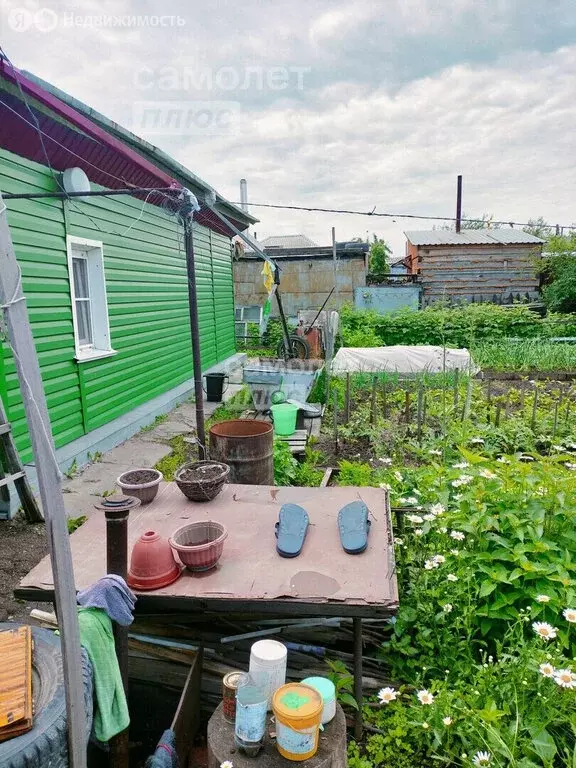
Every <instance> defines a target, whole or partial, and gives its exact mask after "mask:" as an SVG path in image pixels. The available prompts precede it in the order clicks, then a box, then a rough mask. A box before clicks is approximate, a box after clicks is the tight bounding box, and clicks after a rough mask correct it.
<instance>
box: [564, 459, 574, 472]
mask: <svg viewBox="0 0 576 768" xmlns="http://www.w3.org/2000/svg"><path fill="white" fill-rule="evenodd" d="M564 466H565V467H566V469H571V470H572V471H574V470H575V469H576V464H573V463H572V462H570V461H567V462H566V464H564Z"/></svg>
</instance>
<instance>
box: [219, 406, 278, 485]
mask: <svg viewBox="0 0 576 768" xmlns="http://www.w3.org/2000/svg"><path fill="white" fill-rule="evenodd" d="M210 458H211V459H214V461H223V462H224V463H225V464H228V465H229V467H230V478H229V479H230V482H231V483H242V484H244V485H274V428H273V427H272V424H270V423H269V422H268V421H259V420H257V419H232V420H231V421H222V422H220V423H219V424H214V426H213V427H211V429H210Z"/></svg>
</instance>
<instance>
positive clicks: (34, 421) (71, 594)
mask: <svg viewBox="0 0 576 768" xmlns="http://www.w3.org/2000/svg"><path fill="white" fill-rule="evenodd" d="M0 305H5V306H6V307H7V308H6V309H5V310H4V317H5V321H6V326H7V329H8V340H9V343H10V346H11V348H12V351H13V353H14V360H15V363H16V369H17V371H18V379H19V381H20V382H21V391H22V399H23V401H24V409H25V411H26V419H27V422H28V427H29V431H30V437H31V439H32V447H33V450H34V457H35V460H36V471H37V473H38V485H39V488H40V497H41V499H42V509H43V511H44V515H45V518H46V538H47V540H48V548H49V551H50V559H51V564H52V572H53V574H54V591H55V599H56V611H57V614H58V617H59V620H60V627H61V634H60V637H61V642H62V668H63V673H64V684H65V691H66V714H67V718H68V759H69V763H70V766H71V768H86V711H85V707H84V681H83V679H82V655H81V650H80V631H79V627H78V614H77V607H76V588H75V585H74V571H73V568H72V553H71V551H70V537H69V534H68V526H67V515H66V509H65V507H64V497H63V495H62V480H61V473H60V469H59V467H58V463H57V461H56V456H55V453H54V441H53V439H52V435H51V431H50V419H49V417H48V409H47V407H46V398H45V396H44V388H43V385H42V378H41V375H40V366H39V364H38V358H37V356H36V348H35V346H34V340H33V338H32V330H31V328H30V323H29V321H28V311H27V309H26V301H25V297H24V295H23V293H22V281H21V274H20V268H19V267H18V264H17V262H16V254H15V253H14V247H13V245H12V238H11V236H10V229H9V227H8V217H7V215H6V206H5V205H4V203H3V201H2V196H1V194H0Z"/></svg>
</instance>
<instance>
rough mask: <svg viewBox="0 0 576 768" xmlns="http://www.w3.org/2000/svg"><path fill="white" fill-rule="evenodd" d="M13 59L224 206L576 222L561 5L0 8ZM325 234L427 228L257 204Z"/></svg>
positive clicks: (123, 1) (572, 104)
mask: <svg viewBox="0 0 576 768" xmlns="http://www.w3.org/2000/svg"><path fill="white" fill-rule="evenodd" d="M0 11H1V17H0V40H1V41H2V45H3V47H4V49H5V51H6V53H7V54H8V56H9V57H10V58H11V60H12V61H13V63H14V64H15V65H16V66H18V67H20V68H22V69H26V70H29V71H31V72H33V73H34V74H36V75H38V76H40V77H42V78H44V79H45V80H48V81H50V82H51V83H53V84H54V85H56V86H57V87H59V88H61V89H63V90H65V91H67V92H68V93H70V94H71V95H73V96H75V97H76V98H78V99H80V100H81V101H83V102H85V103H87V104H89V105H90V106H92V107H94V108H95V109H97V110H98V111H100V112H102V113H103V114H105V115H106V116H107V117H110V118H111V119H113V120H115V121H117V122H119V123H121V124H123V125H124V126H126V127H127V128H130V129H131V130H133V131H134V132H135V133H137V134H139V135H141V136H143V137H144V138H146V139H147V140H149V141H151V142H152V143H154V144H156V145H158V146H159V147H161V148H162V149H163V150H165V151H166V152H168V153H169V154H171V155H172V156H174V157H175V158H176V159H177V160H179V161H180V162H181V163H183V164H184V165H186V166H187V167H189V168H190V169H191V170H192V171H193V172H194V173H196V174H197V175H199V176H200V177H202V178H204V179H205V180H206V181H208V182H209V183H210V184H212V185H213V186H214V187H216V188H217V189H218V190H219V191H220V192H221V193H222V194H224V195H225V196H226V197H228V198H229V199H230V200H233V201H236V200H238V196H239V192H238V184H239V179H240V178H241V177H242V176H244V177H246V178H247V180H248V193H249V199H250V200H251V201H252V202H261V203H278V204H289V205H303V206H310V207H329V208H347V209H355V210H358V209H359V210H372V209H374V208H375V210H376V211H380V212H392V213H397V214H401V213H416V214H428V215H433V216H445V215H453V211H454V208H455V186H456V176H457V174H458V173H461V174H463V177H464V210H465V212H466V213H467V214H469V215H480V214H482V213H490V214H493V215H494V218H495V219H504V220H506V221H526V220H527V219H528V218H533V217H537V216H540V215H542V216H544V217H545V218H546V219H547V220H548V221H550V222H551V223H560V224H572V223H574V222H576V212H575V211H574V199H575V194H574V192H575V182H576V98H575V97H576V3H575V2H574V0H356V1H355V2H349V1H348V2H342V0H290V1H289V0H267V2H264V1H263V0H260V1H258V0H244V1H243V2H241V3H239V2H237V1H235V2H232V0H195V1H194V2H186V1H185V0H164V1H163V2H162V3H160V2H158V1H157V0H156V2H154V1H153V0H138V2H137V1H136V0H114V1H112V0H82V2H78V3H72V2H69V1H68V0H60V2H56V0H46V2H44V0H38V1H36V0H3V1H2V0H0ZM251 212H252V213H253V214H254V215H256V216H258V218H259V219H260V223H259V224H258V225H257V226H256V227H255V230H256V232H257V233H258V237H259V238H262V237H265V236H266V235H270V234H293V233H296V232H302V233H305V234H307V235H308V236H310V237H311V238H312V239H314V240H315V241H316V242H318V243H319V244H328V243H329V241H330V229H331V227H332V226H335V227H336V233H337V238H338V240H345V239H350V238H352V237H355V236H360V237H365V236H366V234H367V233H370V234H371V233H373V232H374V233H377V234H378V235H379V236H382V237H385V238H386V239H387V240H388V241H389V242H390V243H391V245H392V246H393V248H394V251H395V252H396V253H402V252H403V248H404V236H403V234H402V233H403V230H405V229H427V228H430V227H431V223H426V222H425V221H409V220H405V219H401V218H397V219H377V218H372V219H369V218H366V217H361V216H348V215H346V216H344V215H336V214H318V213H304V212H296V211H276V210H268V209H259V208H253V209H251Z"/></svg>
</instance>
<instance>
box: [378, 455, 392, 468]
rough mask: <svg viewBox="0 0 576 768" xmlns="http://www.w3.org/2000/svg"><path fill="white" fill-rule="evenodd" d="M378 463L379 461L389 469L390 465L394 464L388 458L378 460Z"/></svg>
mask: <svg viewBox="0 0 576 768" xmlns="http://www.w3.org/2000/svg"><path fill="white" fill-rule="evenodd" d="M378 461H379V462H380V463H381V464H384V466H385V467H389V466H390V464H392V459H389V458H388V457H385V458H379V459H378Z"/></svg>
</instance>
